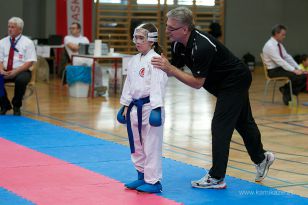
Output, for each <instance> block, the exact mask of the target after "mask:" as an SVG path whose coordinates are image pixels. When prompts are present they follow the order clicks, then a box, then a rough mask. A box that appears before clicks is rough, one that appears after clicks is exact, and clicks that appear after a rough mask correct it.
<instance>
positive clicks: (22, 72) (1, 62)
mask: <svg viewBox="0 0 308 205" xmlns="http://www.w3.org/2000/svg"><path fill="white" fill-rule="evenodd" d="M23 26H24V22H23V20H22V19H21V18H18V17H12V18H11V19H10V20H9V22H8V36H7V37H5V38H3V39H1V41H0V78H1V81H0V105H1V111H0V115H5V114H6V112H7V111H8V110H10V109H12V105H11V102H10V101H9V99H8V97H7V93H6V90H5V87H4V83H5V82H14V83H15V90H14V97H13V99H12V104H13V111H14V115H21V112H20V107H21V106H22V98H23V96H24V94H25V92H26V88H27V85H28V83H29V82H30V80H31V71H30V70H29V68H30V67H31V66H32V65H33V62H36V59H37V57H36V52H35V47H34V43H33V42H32V41H31V40H30V39H29V38H27V37H26V36H24V35H22V30H23Z"/></svg>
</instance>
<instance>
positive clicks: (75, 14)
mask: <svg viewBox="0 0 308 205" xmlns="http://www.w3.org/2000/svg"><path fill="white" fill-rule="evenodd" d="M66 2H67V6H66V9H67V33H70V30H69V28H70V26H71V24H72V23H74V22H77V23H79V24H80V25H81V28H83V0H67V1H66ZM82 30H83V29H81V31H82ZM81 33H82V32H81Z"/></svg>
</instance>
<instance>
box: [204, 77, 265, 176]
mask: <svg viewBox="0 0 308 205" xmlns="http://www.w3.org/2000/svg"><path fill="white" fill-rule="evenodd" d="M241 79H243V80H240V82H239V83H238V85H237V86H236V87H234V88H229V89H225V90H221V91H219V92H217V94H216V97H217V102H216V108H215V112H214V116H213V119H212V161H213V162H212V163H213V164H212V168H211V169H210V171H209V174H210V175H211V176H212V177H214V178H217V179H219V178H224V177H225V174H226V169H227V163H228V157H229V149H230V142H231V137H232V134H233V131H234V129H236V130H237V131H238V132H239V134H240V135H241V137H242V138H243V141H244V144H245V147H246V149H247V151H248V154H249V156H250V158H251V160H252V161H253V162H254V163H255V164H259V163H261V162H262V161H263V160H264V158H265V156H264V152H265V151H264V149H263V145H262V142H261V134H260V131H259V129H258V126H257V125H256V123H255V121H254V118H253V116H252V112H251V107H250V101H249V93H248V89H249V87H250V84H251V73H250V72H249V73H248V72H247V74H245V76H243V77H242V78H241Z"/></svg>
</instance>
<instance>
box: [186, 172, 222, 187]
mask: <svg viewBox="0 0 308 205" xmlns="http://www.w3.org/2000/svg"><path fill="white" fill-rule="evenodd" d="M191 186H192V187H195V188H202V189H225V188H226V187H227V184H226V183H225V182H224V179H223V178H222V179H215V178H212V177H211V176H210V175H209V174H207V175H205V176H204V177H202V178H201V179H199V180H196V181H191Z"/></svg>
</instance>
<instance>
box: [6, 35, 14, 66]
mask: <svg viewBox="0 0 308 205" xmlns="http://www.w3.org/2000/svg"><path fill="white" fill-rule="evenodd" d="M14 43H15V37H12V41H11V47H10V53H9V59H8V61H7V66H6V68H7V71H10V70H13V61H14Z"/></svg>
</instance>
